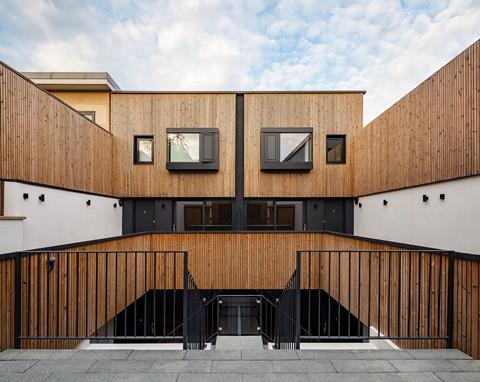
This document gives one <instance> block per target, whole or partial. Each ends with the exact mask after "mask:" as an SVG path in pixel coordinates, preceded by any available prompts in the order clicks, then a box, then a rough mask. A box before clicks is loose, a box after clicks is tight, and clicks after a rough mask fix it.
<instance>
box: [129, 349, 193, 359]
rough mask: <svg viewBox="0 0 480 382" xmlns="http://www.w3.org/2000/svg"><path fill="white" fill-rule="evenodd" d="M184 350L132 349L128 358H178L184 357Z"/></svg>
mask: <svg viewBox="0 0 480 382" xmlns="http://www.w3.org/2000/svg"><path fill="white" fill-rule="evenodd" d="M185 354H186V351H184V350H134V351H133V352H132V353H131V354H130V355H129V357H128V359H138V360H180V359H184V358H185Z"/></svg>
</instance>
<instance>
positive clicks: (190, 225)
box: [175, 200, 233, 231]
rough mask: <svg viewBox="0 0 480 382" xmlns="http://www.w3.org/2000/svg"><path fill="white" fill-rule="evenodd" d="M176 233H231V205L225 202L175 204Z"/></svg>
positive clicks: (208, 201)
mask: <svg viewBox="0 0 480 382" xmlns="http://www.w3.org/2000/svg"><path fill="white" fill-rule="evenodd" d="M175 220H176V224H175V226H176V230H177V231H232V230H233V203H232V202H231V201H226V200H219V201H213V200H204V201H185V202H183V201H182V202H177V203H176V219H175Z"/></svg>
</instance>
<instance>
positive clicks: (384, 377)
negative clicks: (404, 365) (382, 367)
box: [308, 373, 442, 382]
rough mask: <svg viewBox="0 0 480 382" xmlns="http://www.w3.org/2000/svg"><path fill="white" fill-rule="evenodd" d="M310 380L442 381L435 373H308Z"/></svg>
mask: <svg viewBox="0 0 480 382" xmlns="http://www.w3.org/2000/svg"><path fill="white" fill-rule="evenodd" d="M308 380H309V381H310V382H387V381H388V382H442V381H441V379H440V378H438V377H437V376H435V375H434V374H433V373H335V374H329V373H321V374H308Z"/></svg>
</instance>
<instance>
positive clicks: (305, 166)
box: [260, 162, 313, 171]
mask: <svg viewBox="0 0 480 382" xmlns="http://www.w3.org/2000/svg"><path fill="white" fill-rule="evenodd" d="M312 169H313V163H312V162H305V163H288V164H287V163H278V162H272V163H268V162H263V163H262V166H261V168H260V170H261V171H311V170H312Z"/></svg>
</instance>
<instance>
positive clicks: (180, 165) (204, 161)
mask: <svg viewBox="0 0 480 382" xmlns="http://www.w3.org/2000/svg"><path fill="white" fill-rule="evenodd" d="M167 170H190V171H196V170H209V171H215V170H218V129H210V128H208V129H207V128H200V129H186V128H181V129H167Z"/></svg>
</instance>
